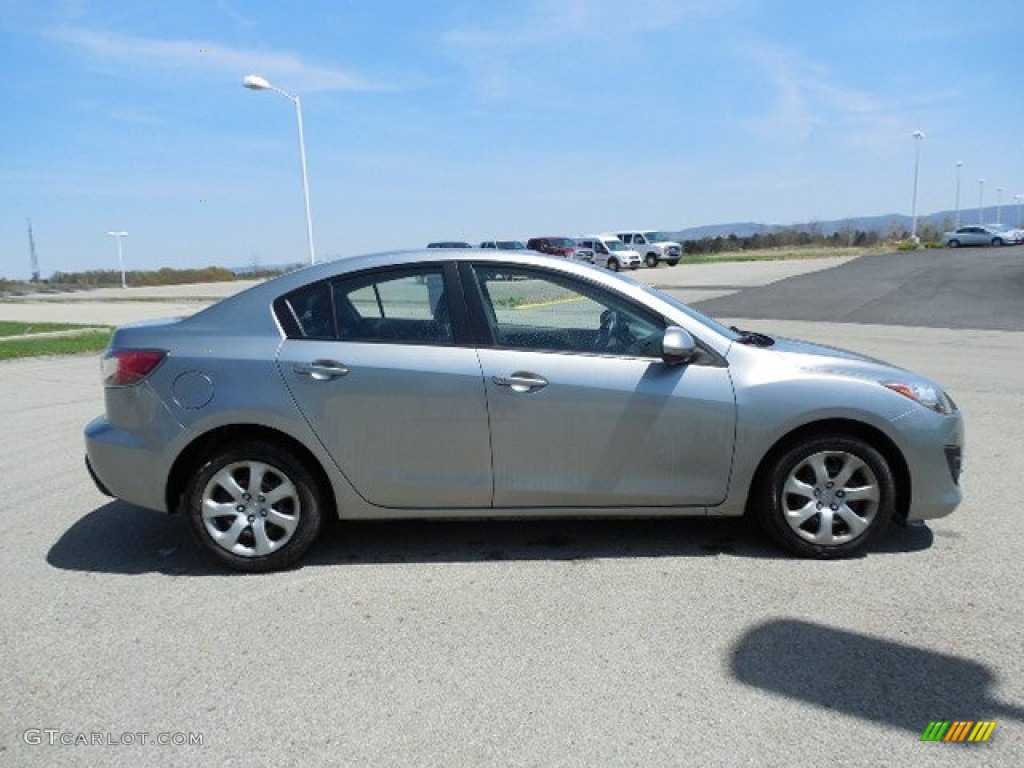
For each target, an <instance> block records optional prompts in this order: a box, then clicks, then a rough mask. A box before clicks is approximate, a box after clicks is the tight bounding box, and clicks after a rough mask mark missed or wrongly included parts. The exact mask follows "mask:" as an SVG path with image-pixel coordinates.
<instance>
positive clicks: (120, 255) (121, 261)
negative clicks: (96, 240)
mask: <svg viewBox="0 0 1024 768" xmlns="http://www.w3.org/2000/svg"><path fill="white" fill-rule="evenodd" d="M107 234H108V235H110V236H111V237H113V238H114V239H115V240H117V263H118V266H120V267H121V287H122V288H125V289H127V288H128V281H127V280H126V279H125V275H124V252H123V251H122V250H121V241H122V240H124V239H125V238H126V237H128V233H127V232H107Z"/></svg>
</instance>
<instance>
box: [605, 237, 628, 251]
mask: <svg viewBox="0 0 1024 768" xmlns="http://www.w3.org/2000/svg"><path fill="white" fill-rule="evenodd" d="M604 244H605V247H606V248H607V249H608V250H609V251H625V250H627V249H626V244H625V243H624V242H622V241H621V240H605V241H604Z"/></svg>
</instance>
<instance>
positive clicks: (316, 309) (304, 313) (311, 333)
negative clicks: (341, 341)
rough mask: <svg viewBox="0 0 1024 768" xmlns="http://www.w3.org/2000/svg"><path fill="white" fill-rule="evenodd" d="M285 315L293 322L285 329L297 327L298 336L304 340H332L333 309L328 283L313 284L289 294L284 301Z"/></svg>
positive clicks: (334, 333)
mask: <svg viewBox="0 0 1024 768" xmlns="http://www.w3.org/2000/svg"><path fill="white" fill-rule="evenodd" d="M285 304H286V309H287V311H286V313H285V314H286V315H288V316H289V319H290V320H292V321H293V322H290V323H284V325H285V327H286V328H288V327H290V326H294V325H297V326H298V331H299V332H298V334H294V333H289V334H288V335H289V336H296V335H297V336H298V337H299V338H304V339H334V338H337V332H336V330H335V328H334V308H333V306H332V305H331V288H330V285H329V284H328V283H314V284H313V285H307V286H306V287H305V288H300V289H299V290H297V291H295V292H293V293H291V294H289V295H288V297H287V298H286V299H285Z"/></svg>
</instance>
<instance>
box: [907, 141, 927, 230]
mask: <svg viewBox="0 0 1024 768" xmlns="http://www.w3.org/2000/svg"><path fill="white" fill-rule="evenodd" d="M910 135H911V136H913V137H914V198H913V202H912V204H911V206H910V218H911V221H912V224H911V226H910V239H911V240H912V241H913V242H915V243H918V242H920V241H919V240H918V237H917V172H918V169H919V168H920V166H921V142H922V141H924V131H914V132H913V133H912V134H910Z"/></svg>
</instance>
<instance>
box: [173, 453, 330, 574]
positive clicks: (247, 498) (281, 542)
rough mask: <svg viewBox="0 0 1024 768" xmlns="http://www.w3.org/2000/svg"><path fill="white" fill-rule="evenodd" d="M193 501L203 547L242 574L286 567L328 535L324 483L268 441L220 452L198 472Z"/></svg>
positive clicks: (190, 510) (191, 516) (190, 509)
mask: <svg viewBox="0 0 1024 768" xmlns="http://www.w3.org/2000/svg"><path fill="white" fill-rule="evenodd" d="M186 499H187V505H188V506H187V516H188V524H189V528H190V529H191V531H192V533H193V535H194V536H195V537H196V539H197V541H198V542H199V544H200V545H201V546H202V548H203V549H204V550H205V551H206V553H207V554H208V555H211V556H212V557H213V558H214V559H216V560H217V561H219V562H220V563H222V564H224V565H227V566H228V567H230V568H234V569H235V570H239V571H249V572H262V571H273V570H278V569H280V568H284V567H286V566H288V565H290V564H291V563H293V562H295V561H296V560H297V559H298V558H299V557H301V556H302V555H303V554H304V553H305V552H306V551H307V550H308V549H309V547H310V546H311V545H312V544H313V542H314V541H315V540H316V537H317V534H318V533H319V532H320V526H321V510H322V509H323V501H322V493H321V491H320V488H319V485H318V483H317V482H316V479H315V478H314V477H313V475H312V474H310V472H309V471H308V470H307V469H306V467H305V466H303V464H302V463H301V462H299V461H298V460H296V459H295V458H293V457H292V455H291V454H289V453H286V452H285V451H283V450H282V449H280V448H279V447H277V446H276V445H274V444H272V443H268V442H264V441H254V442H249V443H243V444H239V445H235V446H226V447H224V448H221V449H220V450H218V451H217V452H215V453H214V454H213V455H211V456H210V457H209V458H208V459H207V460H206V461H205V462H204V463H203V464H202V466H201V467H200V468H199V471H198V472H197V473H196V474H195V477H194V478H193V480H192V482H191V483H190V484H189V488H188V493H187V496H186Z"/></svg>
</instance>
